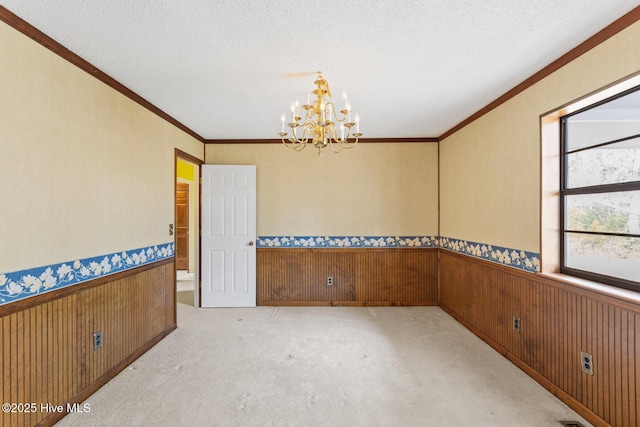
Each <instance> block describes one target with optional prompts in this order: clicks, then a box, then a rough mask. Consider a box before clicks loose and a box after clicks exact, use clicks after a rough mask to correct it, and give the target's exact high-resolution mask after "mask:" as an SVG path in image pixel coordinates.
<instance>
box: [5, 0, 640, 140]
mask: <svg viewBox="0 0 640 427" xmlns="http://www.w3.org/2000/svg"><path fill="white" fill-rule="evenodd" d="M639 20H640V6H638V7H636V8H634V9H632V10H631V11H630V12H628V13H627V14H625V15H623V16H622V17H621V18H619V19H617V20H616V21H614V22H613V23H611V24H610V25H608V26H607V27H605V28H604V29H602V30H601V31H599V32H598V33H596V34H594V35H593V36H591V37H590V38H588V39H587V40H585V41H584V42H582V43H581V44H579V45H578V46H576V47H575V48H573V49H572V50H570V51H569V52H567V53H566V54H564V55H562V56H561V57H560V58H558V59H557V60H555V61H554V62H552V63H551V64H549V65H547V66H546V67H544V68H543V69H541V70H540V71H538V72H537V73H535V74H534V75H532V76H531V77H529V78H528V79H526V80H524V81H523V82H522V83H520V84H518V85H517V86H515V87H514V88H512V89H511V90H509V91H508V92H506V93H505V94H503V95H502V96H500V97H499V98H497V99H496V100H494V101H493V102H491V103H489V104H488V105H486V106H485V107H483V108H481V109H480V110H478V111H477V112H475V113H474V114H472V115H471V116H469V117H467V118H466V119H464V120H463V121H461V122H460V123H458V124H457V125H455V126H454V127H452V128H451V129H449V130H448V131H446V132H445V133H443V134H442V135H440V136H439V137H425V138H362V139H361V140H360V141H361V142H363V143H414V142H415V143H425V142H439V141H442V140H443V139H445V138H447V137H449V136H451V135H453V134H454V133H456V132H457V131H459V130H460V129H462V128H464V127H465V126H467V125H468V124H470V123H472V122H474V121H475V120H477V119H478V118H480V117H482V116H484V115H485V114H487V113H488V112H490V111H492V110H493V109H495V108H497V107H498V106H500V105H502V104H504V103H505V102H506V101H508V100H509V99H511V98H513V97H515V96H516V95H518V94H520V93H521V92H523V91H525V90H526V89H528V88H529V87H531V86H533V85H534V84H536V83H537V82H539V81H540V80H542V79H544V78H545V77H547V76H549V75H551V74H552V73H554V72H555V71H557V70H559V69H560V68H562V67H563V66H565V65H567V64H568V63H570V62H571V61H573V60H575V59H576V58H578V57H580V56H581V55H583V54H584V53H586V52H588V51H590V50H591V49H593V48H594V47H596V46H598V45H599V44H601V43H602V42H604V41H606V40H608V39H609V38H611V37H613V36H614V35H616V34H617V33H619V32H620V31H622V30H624V29H625V28H627V27H629V26H630V25H633V24H634V23H636V22H637V21H639ZM0 21H3V22H5V23H6V24H7V25H9V26H11V27H13V28H14V29H16V30H17V31H19V32H21V33H22V34H24V35H26V36H27V37H29V38H31V39H32V40H34V41H36V42H37V43H39V44H41V45H42V46H44V47H45V48H47V49H49V50H50V51H52V52H53V53H55V54H57V55H58V56H60V57H62V58H63V59H65V60H67V61H68V62H70V63H72V64H73V65H75V66H77V67H78V68H80V69H82V70H84V71H85V72H87V73H88V74H90V75H92V76H94V77H95V78H97V79H98V80H100V81H102V82H103V83H105V84H106V85H108V86H110V87H112V88H113V89H114V90H116V91H118V92H120V93H121V94H123V95H124V96H126V97H128V98H130V99H131V100H133V101H134V102H136V103H138V104H140V105H141V106H142V107H144V108H146V109H148V110H149V111H151V112H153V113H154V114H156V115H158V116H159V117H161V118H163V119H164V120H166V121H167V122H169V123H171V124H173V125H174V126H176V127H177V128H179V129H181V130H182V131H184V132H186V133H187V134H189V135H191V136H192V137H193V138H195V139H197V140H198V141H200V142H202V143H204V144H265V143H266V144H275V143H281V142H282V141H281V140H279V139H205V138H203V137H202V136H200V135H199V134H197V133H196V132H194V131H193V130H192V129H190V128H188V127H187V126H185V125H184V124H183V123H181V122H179V121H178V120H176V119H175V118H173V117H172V116H170V115H169V114H167V113H165V112H164V111H162V110H161V109H160V108H158V107H156V106H155V105H153V104H152V103H150V102H149V101H147V100H146V99H144V98H142V97H141V96H140V95H138V94H137V93H135V92H133V91H132V90H131V89H129V88H127V87H126V86H124V85H123V84H121V83H120V82H118V81H117V80H115V79H114V78H112V77H110V76H109V75H107V74H106V73H104V72H102V71H101V70H100V69H98V68H97V67H95V66H93V65H92V64H91V63H89V62H88V61H86V60H84V59H83V58H81V57H80V56H78V55H76V54H75V53H73V52H72V51H70V50H69V49H67V48H66V47H64V46H62V45H61V44H60V43H58V42H57V41H55V40H53V39H52V38H51V37H49V36H47V35H46V34H44V33H43V32H42V31H40V30H38V29H37V28H35V27H34V26H32V25H31V24H29V23H28V22H26V21H24V20H23V19H22V18H20V17H18V16H17V15H15V14H14V13H12V12H11V11H9V10H8V9H6V8H5V7H3V6H0Z"/></svg>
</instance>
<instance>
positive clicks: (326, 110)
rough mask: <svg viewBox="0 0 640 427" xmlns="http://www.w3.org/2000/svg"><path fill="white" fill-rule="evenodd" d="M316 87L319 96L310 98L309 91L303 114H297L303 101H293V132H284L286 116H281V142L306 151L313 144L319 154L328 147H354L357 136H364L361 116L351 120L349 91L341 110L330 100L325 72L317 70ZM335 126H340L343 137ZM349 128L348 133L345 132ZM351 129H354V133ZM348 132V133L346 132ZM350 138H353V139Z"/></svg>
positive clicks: (289, 146)
mask: <svg viewBox="0 0 640 427" xmlns="http://www.w3.org/2000/svg"><path fill="white" fill-rule="evenodd" d="M314 84H315V85H316V89H315V90H313V94H314V95H315V96H316V99H315V100H313V102H312V101H311V92H307V103H306V104H305V105H303V106H302V108H303V110H304V111H302V113H303V114H301V115H302V116H304V117H298V113H299V107H300V103H299V101H298V100H296V101H295V103H292V104H291V123H289V124H288V126H289V127H290V128H291V135H290V136H289V134H288V133H287V132H285V126H284V125H285V115H284V114H283V115H282V117H281V121H282V130H281V132H280V138H281V139H282V143H283V144H284V145H285V146H286V147H288V148H292V149H294V150H296V151H301V150H303V149H304V148H305V147H306V146H307V144H308V143H311V144H313V146H315V147H316V148H317V150H318V156H321V155H322V154H323V151H322V150H323V149H324V148H326V147H327V145H328V146H329V148H331V151H333V152H334V153H337V152H339V151H340V150H341V149H343V148H344V149H349V148H353V147H354V146H355V145H356V144H357V143H358V139H359V138H360V137H361V136H362V134H361V133H360V116H359V115H358V114H356V116H355V117H356V121H355V122H352V121H351V104H350V103H349V100H348V99H347V94H346V92H343V94H342V97H343V98H344V110H342V111H340V112H339V111H338V108H337V107H336V106H335V104H334V103H333V101H332V100H331V91H330V90H329V83H328V82H327V81H326V80H325V78H324V77H323V76H322V72H321V71H318V77H317V79H316V81H315V82H314ZM336 126H340V136H339V137H338V132H337V129H336ZM297 128H302V130H301V132H302V135H301V136H300V137H298V136H297V135H296V129H297ZM345 128H346V132H345ZM352 130H355V132H353V133H352ZM345 133H346V135H345ZM350 138H352V139H351V140H350Z"/></svg>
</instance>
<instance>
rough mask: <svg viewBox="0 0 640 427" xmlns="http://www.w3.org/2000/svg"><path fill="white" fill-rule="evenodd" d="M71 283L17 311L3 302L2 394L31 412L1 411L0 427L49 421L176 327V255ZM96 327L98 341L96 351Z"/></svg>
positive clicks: (27, 302) (0, 323)
mask: <svg viewBox="0 0 640 427" xmlns="http://www.w3.org/2000/svg"><path fill="white" fill-rule="evenodd" d="M71 288H77V289H76V291H74V290H73V289H64V291H62V290H61V292H59V293H58V296H57V297H53V298H52V297H51V296H50V295H47V294H42V295H40V296H36V297H32V298H29V299H28V300H25V301H24V302H23V301H21V305H20V309H19V310H16V309H15V307H12V305H11V304H8V305H7V306H2V307H1V308H2V310H5V313H3V314H2V315H1V316H0V355H1V356H2V362H1V363H2V385H1V386H0V397H2V402H3V403H15V404H16V405H18V404H22V405H24V404H27V403H28V404H31V403H33V404H34V405H35V406H34V407H33V409H35V410H33V411H32V410H29V411H28V412H25V411H24V410H22V411H17V409H18V408H16V412H14V413H12V412H2V414H0V425H3V426H7V427H9V426H23V425H24V426H32V425H52V424H53V423H55V422H56V421H58V420H59V419H61V418H62V416H64V415H65V413H66V410H67V403H71V404H73V403H76V402H81V401H82V400H84V399H86V397H88V396H89V395H90V394H91V393H93V392H94V391H95V390H97V389H98V388H99V387H101V386H102V385H103V384H105V383H106V382H107V381H108V380H109V379H110V378H112V377H113V376H115V374H117V373H118V372H119V371H121V370H122V369H124V367H125V366H126V365H128V364H129V363H130V362H131V361H133V360H134V359H135V358H137V357H138V356H139V355H140V354H142V353H143V352H144V351H146V350H148V348H150V347H151V346H152V345H153V344H155V343H156V342H157V341H159V340H160V339H161V338H162V337H164V336H166V335H167V334H168V333H169V332H171V331H172V330H173V329H175V327H176V319H175V308H173V306H175V280H174V263H173V259H170V260H165V261H159V262H157V263H154V264H151V265H150V266H145V267H141V268H138V269H132V270H129V271H125V272H121V273H117V274H114V275H112V276H106V277H103V278H101V279H96V280H94V281H92V282H86V283H84V284H81V285H76V286H75V287H71ZM167 305H171V306H172V308H170V309H169V308H168V307H166V306H167ZM0 313H1V312H0ZM98 331H101V332H102V334H103V346H102V348H100V349H98V350H94V349H93V333H94V332H98ZM46 404H50V405H54V406H58V405H62V406H63V408H64V412H63V413H59V412H53V411H51V412H47V411H46V410H42V406H41V405H46ZM22 409H24V408H22ZM30 409H32V408H30Z"/></svg>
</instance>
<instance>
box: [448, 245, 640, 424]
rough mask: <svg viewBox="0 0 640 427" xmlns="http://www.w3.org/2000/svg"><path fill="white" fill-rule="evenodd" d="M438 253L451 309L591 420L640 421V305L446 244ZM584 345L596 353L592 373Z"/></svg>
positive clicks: (604, 421)
mask: <svg viewBox="0 0 640 427" xmlns="http://www.w3.org/2000/svg"><path fill="white" fill-rule="evenodd" d="M440 261H441V264H440V281H441V283H440V288H441V289H440V292H441V303H442V305H443V308H444V309H445V310H446V311H448V312H449V313H451V314H452V315H453V316H454V317H455V318H457V319H458V320H460V321H461V322H462V323H463V324H464V325H466V326H467V327H469V328H470V329H471V330H472V331H473V332H475V333H476V334H477V335H478V336H480V337H481V338H483V339H484V340H485V341H487V342H488V343H489V344H490V345H492V346H493V347H494V348H496V349H497V350H498V351H499V352H501V353H502V354H504V355H506V356H507V357H508V358H509V359H510V360H512V361H513V362H514V363H516V365H518V366H520V367H521V368H522V369H523V370H525V372H527V373H529V374H530V375H531V376H532V377H533V378H534V379H536V380H538V381H539V382H540V383H541V384H542V385H544V386H545V387H546V388H548V389H549V390H550V391H551V392H552V393H554V394H556V395H557V396H559V397H560V398H561V399H563V400H564V401H565V402H567V403H569V404H570V405H571V406H572V407H573V409H575V410H576V411H578V412H579V413H580V414H581V415H583V416H585V417H586V418H587V419H588V420H590V421H591V422H592V423H593V424H595V425H615V426H630V427H631V426H638V425H640V419H639V415H638V397H639V395H638V390H639V388H640V376H639V375H638V367H637V363H638V354H640V348H639V347H640V343H639V342H638V341H639V340H638V334H639V333H640V326H639V323H640V321H639V320H638V319H639V318H640V307H638V306H636V305H634V304H633V303H627V302H623V301H620V300H616V299H613V298H610V297H606V296H603V295H601V294H597V293H595V292H592V291H588V290H585V289H583V288H578V287H575V286H571V285H567V284H563V283H560V282H555V281H552V280H549V279H546V278H542V277H539V276H535V275H531V274H530V273H525V272H520V271H518V270H515V269H511V268H508V267H503V266H499V265H497V264H493V263H490V262H487V261H483V260H477V259H474V258H471V257H468V256H464V255H459V254H454V253H451V252H449V251H441V254H440ZM465 298H466V299H471V300H472V302H473V304H471V305H470V304H469V303H468V302H465V301H464V299H465ZM474 305H475V308H474ZM487 308H489V309H487ZM514 312H517V313H521V314H522V317H521V321H522V329H521V332H520V334H518V333H515V331H513V328H512V325H511V320H510V319H511V317H512V316H513V315H514ZM581 351H585V352H587V353H590V354H591V355H592V356H593V361H594V375H593V376H591V375H589V374H587V373H585V372H583V371H582V370H581V360H580V352H581Z"/></svg>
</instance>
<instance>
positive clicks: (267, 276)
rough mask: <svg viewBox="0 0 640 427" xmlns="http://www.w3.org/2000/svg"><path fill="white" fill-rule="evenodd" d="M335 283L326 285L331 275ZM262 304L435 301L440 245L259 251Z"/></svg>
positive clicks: (271, 249)
mask: <svg viewBox="0 0 640 427" xmlns="http://www.w3.org/2000/svg"><path fill="white" fill-rule="evenodd" d="M329 276H330V277H333V282H334V284H333V286H327V277H329ZM257 302H258V305H432V304H437V303H438V251H437V249H424V248H423V249H404V248H403V249H397V248H391V249H361V248H357V249H317V248H316V249H298V248H295V249H292V248H286V249H285V248H260V249H258V251H257Z"/></svg>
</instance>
